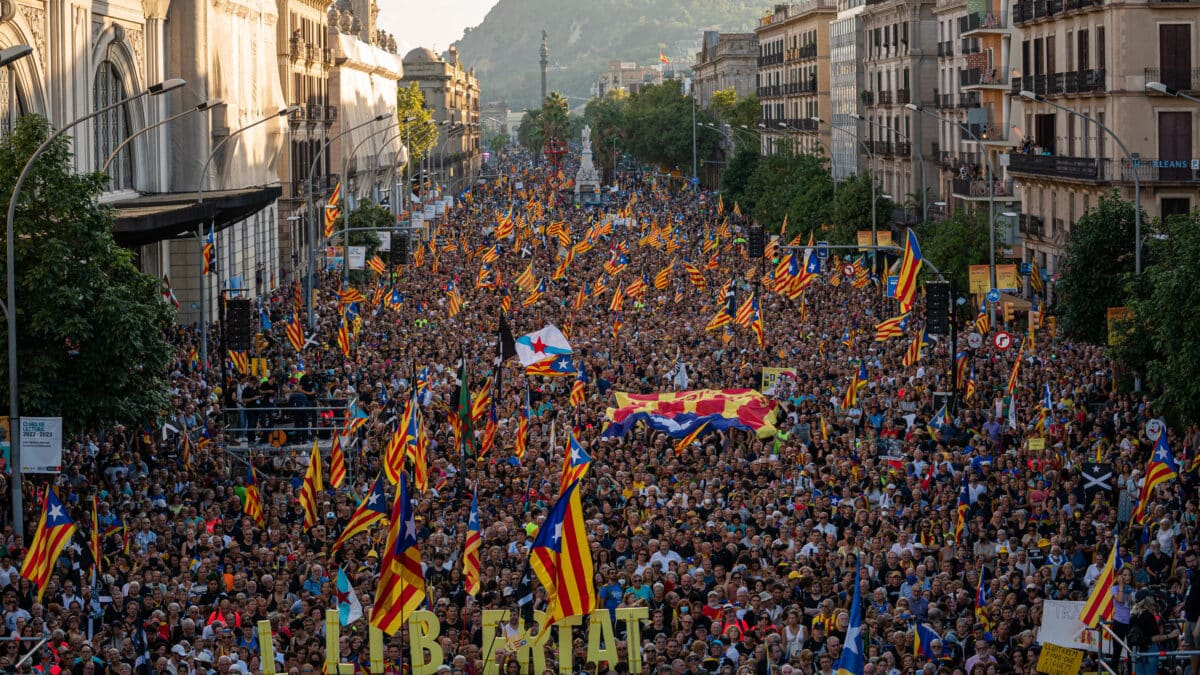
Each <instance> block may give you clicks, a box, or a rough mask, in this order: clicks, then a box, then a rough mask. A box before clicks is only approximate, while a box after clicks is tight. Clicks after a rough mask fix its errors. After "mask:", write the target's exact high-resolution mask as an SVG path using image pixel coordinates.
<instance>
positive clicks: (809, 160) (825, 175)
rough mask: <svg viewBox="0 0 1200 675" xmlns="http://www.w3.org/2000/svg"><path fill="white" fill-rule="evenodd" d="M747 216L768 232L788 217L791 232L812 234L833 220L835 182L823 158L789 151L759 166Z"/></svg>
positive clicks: (745, 209) (752, 182)
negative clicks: (830, 218)
mask: <svg viewBox="0 0 1200 675" xmlns="http://www.w3.org/2000/svg"><path fill="white" fill-rule="evenodd" d="M744 198H745V201H743V202H739V203H740V204H741V205H742V209H743V212H748V213H750V214H752V215H753V217H754V219H755V220H756V221H758V222H760V223H762V224H764V225H765V226H766V227H767V228H768V230H771V231H774V228H775V226H777V225H779V224H781V223H782V222H783V219H784V216H785V215H786V216H787V218H788V223H789V230H790V231H791V232H800V233H802V234H803V233H808V232H812V231H814V230H816V229H818V228H820V227H821V225H823V224H824V223H825V222H827V221H828V219H829V213H830V210H829V204H830V203H831V201H832V198H833V180H832V178H831V177H830V174H829V170H828V168H826V160H825V159H824V158H823V157H820V156H818V155H812V154H807V153H805V154H798V155H794V154H792V153H791V152H790V149H789V148H785V149H784V151H783V152H781V153H779V154H774V155H770V156H768V157H764V158H763V159H762V160H761V161H759V162H758V165H757V168H756V169H755V171H754V174H753V175H752V176H751V177H750V180H749V181H748V184H747V186H746V190H745V194H744Z"/></svg>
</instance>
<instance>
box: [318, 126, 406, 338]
mask: <svg viewBox="0 0 1200 675" xmlns="http://www.w3.org/2000/svg"><path fill="white" fill-rule="evenodd" d="M390 118H391V115H389V114H387V113H383V114H381V115H376V116H375V117H372V118H371V119H369V120H367V121H366V122H362V123H360V124H356V125H354V126H352V127H350V128H349V129H344V130H343V131H342V132H341V133H339V134H338V135H336V136H334V137H333V138H331V139H329V140H328V141H326V142H325V145H322V146H321V149H320V150H318V151H317V156H316V157H313V161H312V163H311V164H309V165H308V174H307V178H306V179H305V183H306V184H307V186H306V190H305V192H307V193H308V194H307V199H306V201H307V203H306V204H305V210H306V212H307V215H308V242H309V245H308V271H307V274H306V277H305V279H304V302H305V306H306V309H307V313H308V317H307V319H308V327H309V329H310V330H316V328H317V317H316V313H315V312H314V311H313V301H312V296H313V257H315V256H316V243H317V232H316V217H315V214H314V213H313V208H314V207H313V182H312V178H313V174H314V173H316V172H317V164H319V163H320V162H321V158H322V157H324V156H325V151H326V150H328V149H329V148H331V147H332V146H333V142H334V141H336V140H338V139H339V138H341V137H342V136H345V135H346V134H348V133H350V132H351V131H355V130H356V129H361V128H363V127H365V126H367V125H369V124H375V123H376V122H382V121H384V120H386V119H390ZM414 119H416V118H415V117H409V118H407V119H406V121H411V120H414ZM404 169H405V172H406V173H407V171H408V166H407V164H406V165H405V167H404ZM342 178H345V176H342Z"/></svg>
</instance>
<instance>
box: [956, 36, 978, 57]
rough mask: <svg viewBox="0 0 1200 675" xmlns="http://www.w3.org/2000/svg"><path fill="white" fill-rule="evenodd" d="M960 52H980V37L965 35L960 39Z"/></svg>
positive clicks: (965, 53) (963, 53)
mask: <svg viewBox="0 0 1200 675" xmlns="http://www.w3.org/2000/svg"><path fill="white" fill-rule="evenodd" d="M959 53H960V54H962V55H963V56H966V55H967V54H978V53H979V38H969V37H965V38H963V39H962V40H960V41H959Z"/></svg>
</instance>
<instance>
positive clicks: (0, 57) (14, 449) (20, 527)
mask: <svg viewBox="0 0 1200 675" xmlns="http://www.w3.org/2000/svg"><path fill="white" fill-rule="evenodd" d="M32 51H33V50H32V49H30V48H29V47H28V46H26V45H18V46H16V47H9V48H8V49H5V50H3V51H0V65H4V66H6V65H8V64H10V63H12V62H13V61H16V60H17V59H19V58H22V57H24V56H27V55H28V54H30V53H31V52H32ZM185 84H187V82H185V81H184V80H181V79H178V78H172V79H169V80H163V81H162V82H159V83H158V84H153V85H150V86H149V87H148V88H146V89H145V90H144V91H141V92H139V93H137V94H134V95H132V96H130V97H128V98H124V99H121V100H120V101H117V102H116V103H112V104H109V105H106V106H104V107H103V108H100V109H99V110H94V111H92V112H90V113H88V114H87V115H84V116H83V117H77V118H75V119H74V120H72V121H70V122H68V123H67V124H65V125H63V126H62V127H61V128H60V129H58V130H56V131H54V132H52V133H51V134H50V135H49V136H47V137H46V140H44V141H42V143H41V145H39V146H37V148H36V149H35V150H34V151H33V154H31V155H30V156H29V159H28V160H26V161H25V166H23V167H21V173H20V174H19V175H18V176H17V182H16V184H15V185H13V191H12V195H11V196H10V197H9V198H8V222H7V225H6V232H7V235H8V241H7V242H6V244H5V253H6V257H5V259H4V267H5V270H4V271H5V276H6V277H7V286H8V294H7V297H6V300H5V303H4V309H5V314H6V315H7V317H6V318H7V319H8V419H9V425H10V430H9V436H10V440H9V445H10V448H11V451H10V457H9V465H10V466H12V467H14V468H13V472H12V507H13V530H14V532H15V533H16V535H17V537H18V538H20V537H23V536H25V520H24V515H23V513H22V510H23V508H24V505H23V504H22V495H21V429H20V406H19V404H18V401H17V265H16V262H15V261H14V260H13V256H14V252H13V243H14V238H15V237H14V234H13V224H14V222H15V220H16V217H17V199H18V198H19V197H20V196H21V188H22V187H23V186H24V185H25V179H27V178H29V172H30V171H31V170H32V169H33V163H34V162H36V161H37V158H38V157H40V156H41V154H42V153H43V152H45V151H46V148H48V147H50V144H51V143H53V142H54V141H55V140H57V139H58V138H59V137H60V136H62V135H63V134H65V133H66V132H68V131H70V130H71V129H73V128H75V127H76V126H78V125H79V124H81V123H83V122H86V121H88V120H90V119H93V118H96V117H99V116H100V115H103V114H104V113H106V112H108V111H110V110H113V109H114V108H118V107H121V106H123V105H126V104H128V103H136V102H137V101H139V100H141V99H143V98H145V97H146V96H158V95H159V94H165V93H167V92H169V91H174V90H176V89H178V88H180V87H182V86H183V85H185Z"/></svg>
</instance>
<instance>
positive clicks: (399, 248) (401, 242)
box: [392, 236, 408, 265]
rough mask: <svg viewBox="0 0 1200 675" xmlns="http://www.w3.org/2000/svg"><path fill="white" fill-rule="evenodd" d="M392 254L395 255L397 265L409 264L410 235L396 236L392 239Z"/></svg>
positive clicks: (394, 260)
mask: <svg viewBox="0 0 1200 675" xmlns="http://www.w3.org/2000/svg"><path fill="white" fill-rule="evenodd" d="M392 249H393V250H392V255H393V256H395V257H394V259H393V262H394V263H395V264H397V265H407V264H408V237H407V236H403V237H395V238H393V239H392Z"/></svg>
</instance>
